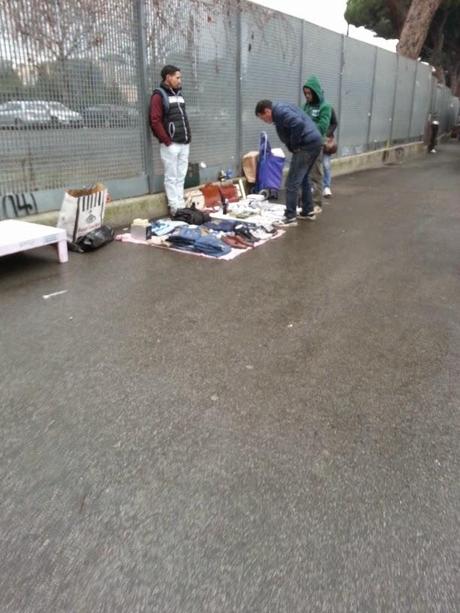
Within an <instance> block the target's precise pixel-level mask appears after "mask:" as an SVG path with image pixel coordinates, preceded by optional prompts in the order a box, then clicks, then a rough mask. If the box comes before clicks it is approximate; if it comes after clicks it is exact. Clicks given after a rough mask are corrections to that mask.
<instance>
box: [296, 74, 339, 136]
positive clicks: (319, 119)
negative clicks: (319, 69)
mask: <svg viewBox="0 0 460 613" xmlns="http://www.w3.org/2000/svg"><path fill="white" fill-rule="evenodd" d="M305 87H308V88H309V89H311V90H312V92H313V93H314V99H313V102H312V103H311V104H309V103H308V102H305V104H304V105H303V107H302V109H303V110H304V111H305V113H306V114H307V115H309V116H310V117H311V118H312V119H313V121H314V122H315V124H316V127H317V128H318V130H319V131H320V133H321V136H323V137H324V136H325V135H326V132H327V130H328V128H329V124H330V123H331V112H332V107H331V105H330V104H329V103H328V102H326V101H325V100H324V93H323V90H322V89H321V83H320V82H319V79H318V77H315V76H314V75H312V76H311V77H309V78H308V79H307V81H306V82H305V84H304V88H305Z"/></svg>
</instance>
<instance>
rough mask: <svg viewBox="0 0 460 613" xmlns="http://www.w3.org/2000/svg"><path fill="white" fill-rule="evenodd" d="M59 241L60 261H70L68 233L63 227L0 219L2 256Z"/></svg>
mask: <svg viewBox="0 0 460 613" xmlns="http://www.w3.org/2000/svg"><path fill="white" fill-rule="evenodd" d="M55 243H57V246H58V256H59V261H60V262H61V263H62V264H63V263H65V262H68V261H69V254H68V251H67V235H66V231H65V230H63V229H62V228H53V227H52V226H43V225H41V224H36V223H30V222H27V221H18V220H17V219H5V220H4V221H0V256H2V255H8V254H10V253H17V252H18V251H26V250H27V249H35V248H36V247H43V246H45V245H53V244H55Z"/></svg>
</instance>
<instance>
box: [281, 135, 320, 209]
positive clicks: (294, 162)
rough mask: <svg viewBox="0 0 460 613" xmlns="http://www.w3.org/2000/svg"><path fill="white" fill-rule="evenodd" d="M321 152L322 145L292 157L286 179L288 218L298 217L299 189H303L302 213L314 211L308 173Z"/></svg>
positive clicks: (301, 151)
mask: <svg viewBox="0 0 460 613" xmlns="http://www.w3.org/2000/svg"><path fill="white" fill-rule="evenodd" d="M320 150H321V144H320V143H318V148H317V149H314V150H313V151H304V150H303V149H301V150H300V151H296V152H295V153H293V155H292V159H291V165H290V167H289V173H288V176H287V179H286V213H285V215H286V217H288V218H292V217H296V216H297V200H298V197H299V189H300V188H302V213H304V214H307V213H310V212H311V211H312V210H313V201H312V198H311V188H310V181H309V180H308V173H309V172H310V170H311V167H312V166H313V164H314V162H315V160H316V158H317V157H318V155H319V152H320Z"/></svg>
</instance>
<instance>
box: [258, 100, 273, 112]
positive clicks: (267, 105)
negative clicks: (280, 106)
mask: <svg viewBox="0 0 460 613" xmlns="http://www.w3.org/2000/svg"><path fill="white" fill-rule="evenodd" d="M271 108H272V101H271V100H259V102H258V103H257V104H256V115H261V114H262V113H264V112H265V109H271Z"/></svg>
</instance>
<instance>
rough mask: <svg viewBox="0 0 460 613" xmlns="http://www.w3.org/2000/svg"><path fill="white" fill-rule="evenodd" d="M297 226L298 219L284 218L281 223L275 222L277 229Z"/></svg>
mask: <svg viewBox="0 0 460 613" xmlns="http://www.w3.org/2000/svg"><path fill="white" fill-rule="evenodd" d="M296 224H297V217H283V219H280V220H279V221H276V222H274V224H273V225H274V226H276V227H277V228H282V227H284V226H292V225H294V226H295V225H296Z"/></svg>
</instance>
